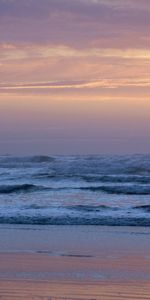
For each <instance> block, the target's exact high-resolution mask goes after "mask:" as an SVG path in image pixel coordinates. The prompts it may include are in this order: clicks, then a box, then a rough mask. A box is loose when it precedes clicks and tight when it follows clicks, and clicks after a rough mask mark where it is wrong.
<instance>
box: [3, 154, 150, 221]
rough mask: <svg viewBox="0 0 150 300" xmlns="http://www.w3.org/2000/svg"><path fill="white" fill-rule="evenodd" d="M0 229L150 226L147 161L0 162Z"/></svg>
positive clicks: (149, 162)
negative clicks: (14, 226)
mask: <svg viewBox="0 0 150 300" xmlns="http://www.w3.org/2000/svg"><path fill="white" fill-rule="evenodd" d="M0 223H1V224H39V225H45V224H50V225H108V226H109V225H110V226H150V155H128V156H108V155H107V156H105V155H94V156H89V155H88V156H28V157H13V156H0Z"/></svg>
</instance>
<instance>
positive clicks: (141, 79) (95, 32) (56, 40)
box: [0, 0, 150, 155]
mask: <svg viewBox="0 0 150 300" xmlns="http://www.w3.org/2000/svg"><path fill="white" fill-rule="evenodd" d="M5 153H10V154H15V155H17V154H21V155H25V154H99V153H116V154H117V153H119V154H124V153H150V1H149V0H0V154H5Z"/></svg>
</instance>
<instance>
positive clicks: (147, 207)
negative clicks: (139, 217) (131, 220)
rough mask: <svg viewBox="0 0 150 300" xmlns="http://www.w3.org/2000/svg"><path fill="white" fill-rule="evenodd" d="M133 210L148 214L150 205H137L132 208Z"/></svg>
mask: <svg viewBox="0 0 150 300" xmlns="http://www.w3.org/2000/svg"><path fill="white" fill-rule="evenodd" d="M133 208H134V209H138V210H143V211H145V212H150V205H139V206H135V207H133Z"/></svg>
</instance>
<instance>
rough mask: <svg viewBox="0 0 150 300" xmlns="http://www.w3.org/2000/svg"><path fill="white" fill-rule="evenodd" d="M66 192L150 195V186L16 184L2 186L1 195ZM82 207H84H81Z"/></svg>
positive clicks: (0, 188)
mask: <svg viewBox="0 0 150 300" xmlns="http://www.w3.org/2000/svg"><path fill="white" fill-rule="evenodd" d="M63 190H64V191H65V190H70V191H73V190H80V191H89V192H96V193H106V194H116V195H119V194H123V195H150V186H139V185H134V186H133V185H130V186H129V185H118V186H117V185H114V186H113V185H111V186H110V185H104V186H103V185H101V186H79V187H75V186H72V187H71V186H64V187H63V186H62V187H51V186H40V185H35V184H15V185H1V186H0V194H11V193H20V192H21V193H28V192H36V191H46V192H48V191H63ZM81 207H82V205H81Z"/></svg>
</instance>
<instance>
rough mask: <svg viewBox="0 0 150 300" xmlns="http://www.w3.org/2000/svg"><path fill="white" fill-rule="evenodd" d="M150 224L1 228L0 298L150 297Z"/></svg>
mask: <svg viewBox="0 0 150 300" xmlns="http://www.w3.org/2000/svg"><path fill="white" fill-rule="evenodd" d="M149 237H150V229H148V228H130V227H129V228H109V227H103V228H102V227H92V226H89V227H88V228H87V227H86V226H85V227H84V226H75V227H71V226H63V227H61V226H45V227H41V226H12V225H3V226H1V227H0V299H2V300H7V299H16V300H18V299H27V300H30V299H33V300H34V299H41V300H42V299H47V300H50V299H70V300H71V299H76V300H77V299H78V300H79V299H87V300H89V299H90V300H92V299H93V300H94V299H101V300H105V299H107V300H115V299H118V300H123V299H128V300H129V299H136V300H138V299H141V300H142V299H150V254H149V253H150V252H149V249H150V239H149Z"/></svg>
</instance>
